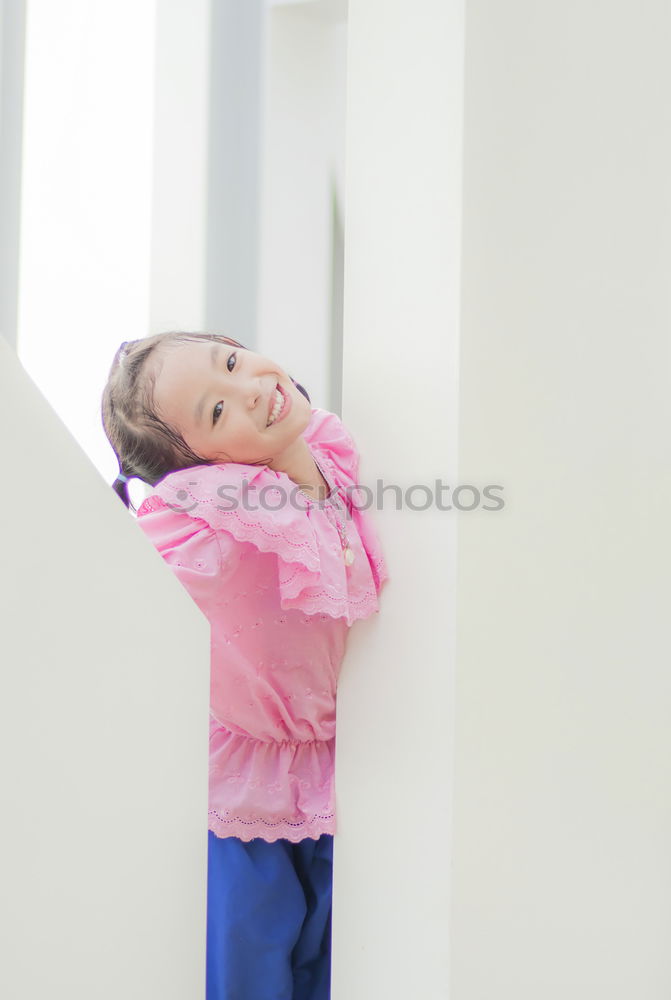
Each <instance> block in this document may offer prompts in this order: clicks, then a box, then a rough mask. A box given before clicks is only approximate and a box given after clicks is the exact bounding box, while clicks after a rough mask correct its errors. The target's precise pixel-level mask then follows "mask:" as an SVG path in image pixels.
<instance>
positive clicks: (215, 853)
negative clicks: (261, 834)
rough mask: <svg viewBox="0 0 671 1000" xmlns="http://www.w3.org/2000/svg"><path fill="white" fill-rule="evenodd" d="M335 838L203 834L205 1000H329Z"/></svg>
mask: <svg viewBox="0 0 671 1000" xmlns="http://www.w3.org/2000/svg"><path fill="white" fill-rule="evenodd" d="M332 872H333V837H332V836H330V835H329V834H323V835H322V836H321V837H320V838H319V840H302V841H300V842H299V843H298V844H292V843H290V842H289V841H288V840H277V841H275V842H274V843H272V844H270V843H268V842H267V841H265V840H260V839H255V840H251V841H249V842H248V843H245V842H244V841H242V840H238V839H237V838H236V837H221V838H220V837H215V835H214V834H213V833H212V831H210V832H209V834H208V883H207V1000H328V998H329V996H330V978H331V886H332Z"/></svg>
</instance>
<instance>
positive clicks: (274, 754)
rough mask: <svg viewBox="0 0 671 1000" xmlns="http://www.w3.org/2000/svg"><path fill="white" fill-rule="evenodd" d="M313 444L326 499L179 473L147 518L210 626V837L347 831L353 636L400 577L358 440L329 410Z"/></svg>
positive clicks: (246, 470)
mask: <svg viewBox="0 0 671 1000" xmlns="http://www.w3.org/2000/svg"><path fill="white" fill-rule="evenodd" d="M303 436H304V438H305V439H306V441H307V443H308V447H309V448H310V451H311V452H312V455H313V457H314V459H315V461H316V463H317V464H318V466H319V468H320V469H321V472H322V474H323V476H324V478H325V479H326V481H327V482H328V484H329V487H330V490H331V492H330V494H329V497H328V499H327V500H325V501H321V502H320V501H318V500H316V499H313V498H311V497H309V496H308V495H307V494H306V493H303V492H301V491H300V490H299V489H298V487H297V486H296V484H295V483H294V482H293V481H292V480H291V479H290V478H289V476H288V475H287V474H286V473H284V472H276V471H274V470H272V469H269V468H268V466H260V467H258V466H251V465H242V464H236V463H222V464H218V465H200V466H194V467H192V468H189V469H184V470H181V471H179V472H173V473H170V474H169V475H167V476H165V477H164V478H163V479H162V480H161V481H160V482H159V483H157V484H156V486H155V487H154V493H153V494H152V496H150V497H148V498H147V499H146V500H145V501H144V503H143V504H142V505H141V506H140V508H139V510H138V524H139V525H140V526H141V528H142V529H143V530H144V532H145V533H146V535H147V536H148V537H149V539H150V540H151V541H152V543H153V544H154V545H155V546H156V548H157V549H158V551H159V552H160V553H161V555H162V556H163V558H164V559H165V561H166V562H167V563H168V564H169V565H170V567H171V568H172V570H173V571H174V572H175V573H176V575H177V577H178V578H179V580H180V581H181V582H182V584H183V585H184V586H185V587H186V589H187V590H188V591H189V593H190V594H191V596H192V597H193V599H194V600H195V601H196V603H197V604H198V606H199V607H200V609H201V610H202V611H203V613H204V614H205V615H206V616H207V618H208V619H209V621H210V625H211V632H210V635H211V687H210V713H211V714H210V785H209V829H210V830H212V831H213V832H214V833H215V834H216V835H217V836H218V837H238V838H240V839H241V840H251V839H252V838H254V837H261V838H262V839H264V840H268V841H274V840H277V839H279V838H286V839H288V840H291V841H294V842H296V841H299V840H303V839H304V838H306V837H313V838H317V837H319V836H320V835H321V834H322V833H334V832H335V801H334V773H333V763H334V748H335V715H336V685H337V679H338V673H339V670H340V666H341V663H342V659H343V656H344V652H345V640H346V634H347V630H348V628H349V626H351V625H352V623H353V622H354V621H355V620H356V619H358V618H367V617H369V616H370V615H371V614H373V613H375V612H377V611H378V602H377V595H378V594H379V591H380V588H381V585H382V583H383V582H384V580H386V579H388V573H387V570H386V565H385V562H384V559H383V556H382V553H381V551H380V548H379V543H378V540H377V537H376V535H375V531H374V529H373V525H372V523H371V519H370V517H369V515H368V514H366V512H365V510H364V509H359V507H361V508H363V498H362V497H360V496H359V494H358V492H357V491H356V489H354V488H355V487H356V486H357V484H358V466H359V455H358V453H357V450H356V447H355V444H354V441H353V440H352V438H351V436H350V435H349V433H348V432H347V431H346V429H345V427H344V426H343V424H342V422H341V421H340V419H339V418H338V417H337V416H336V414H334V413H329V412H328V411H326V410H322V409H318V408H313V410H312V417H311V420H310V424H309V425H308V427H307V428H306V430H305V431H304V434H303ZM348 487H349V490H348V489H347V488H348ZM334 508H336V509H334ZM344 544H347V545H348V546H349V548H350V549H351V550H352V552H353V553H354V560H353V561H352V562H351V564H349V565H348V564H347V562H346V561H345V559H344V551H343V545H344Z"/></svg>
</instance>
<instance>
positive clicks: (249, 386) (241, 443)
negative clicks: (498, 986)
mask: <svg viewBox="0 0 671 1000" xmlns="http://www.w3.org/2000/svg"><path fill="white" fill-rule="evenodd" d="M156 373H157V374H156V381H155V385H154V405H155V408H156V411H157V413H158V415H159V416H160V417H161V418H162V419H163V420H165V421H166V422H167V423H168V424H170V425H171V426H172V427H174V428H176V429H177V430H178V431H179V433H180V434H181V435H182V437H183V438H184V440H185V441H186V443H187V445H188V446H189V447H190V448H191V449H192V450H193V451H194V452H196V454H198V455H201V456H202V457H203V458H206V459H212V460H214V461H221V462H241V463H243V464H245V465H255V464H265V465H270V464H271V462H272V461H274V460H276V459H278V458H280V456H281V455H282V453H283V452H285V451H286V449H287V448H289V447H290V446H291V445H292V444H293V443H294V442H295V441H296V439H297V438H298V437H299V436H300V435H301V434H302V433H303V431H304V430H305V428H306V427H307V426H308V424H309V422H310V418H311V415H312V410H311V406H310V403H309V402H308V400H307V399H306V398H305V396H304V395H303V394H302V392H299V390H298V389H297V388H296V387H295V385H294V384H293V382H292V381H291V379H290V377H289V375H287V373H286V372H285V371H284V370H283V369H282V368H280V366H279V365H278V364H276V363H275V362H274V361H271V360H270V359H269V358H265V357H263V356H262V355H261V354H256V353H254V351H248V350H247V349H246V348H242V347H231V346H229V345H228V344H224V343H221V342H220V341H212V340H202V341H191V340H186V341H173V342H172V343H171V344H170V345H169V346H168V347H167V348H166V349H163V350H161V351H160V354H159V359H158V364H157V368H156ZM278 389H279V395H278ZM278 401H279V402H278Z"/></svg>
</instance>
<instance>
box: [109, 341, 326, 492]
mask: <svg viewBox="0 0 671 1000" xmlns="http://www.w3.org/2000/svg"><path fill="white" fill-rule="evenodd" d="M189 340H196V341H197V340H213V341H219V342H220V343H222V344H228V345H229V346H230V347H240V348H242V350H247V348H245V346H244V344H241V343H239V342H238V341H237V340H233V338H232V337H224V336H222V335H220V334H216V333H183V332H169V333H157V334H155V335H154V336H152V337H145V338H143V339H142V340H130V341H124V343H123V344H121V346H120V347H119V349H118V350H117V352H116V354H115V355H114V361H113V362H112V367H111V368H110V372H109V375H108V378H107V384H106V385H105V389H104V390H103V395H102V403H101V417H102V423H103V429H104V431H105V434H106V435H107V439H108V441H109V443H110V444H111V446H112V448H113V449H114V452H115V454H116V457H117V460H118V462H119V476H118V477H117V478H116V479H115V481H114V482H113V483H112V489H113V490H114V492H115V493H116V494H117V495H118V496H119V497H120V498H121V500H122V501H123V502H124V504H125V505H126V507H130V508H131V509H132V510H135V508H134V507H133V505H132V504H131V502H130V497H129V494H128V484H127V482H126V479H132V478H137V479H141V480H142V481H143V482H145V483H148V484H149V485H150V486H155V485H156V483H157V482H158V481H159V480H160V479H163V477H164V476H167V475H168V473H170V472H175V471H176V470H178V469H188V468H190V467H191V466H193V465H212V464H214V461H215V460H214V459H207V458H203V457H202V456H201V455H197V454H196V452H194V451H192V450H191V448H189V446H188V445H187V443H186V441H185V440H184V438H183V437H182V435H181V434H180V433H179V432H178V431H177V430H176V429H175V428H174V427H171V426H170V425H169V424H167V423H166V422H165V421H164V420H162V419H161V418H160V417H159V416H158V414H157V413H156V409H155V405H154V398H153V393H154V384H155V381H156V372H153V371H152V370H151V368H150V366H149V365H148V362H149V360H150V359H151V358H153V357H155V356H156V353H157V349H158V348H159V347H160V346H162V345H165V344H173V343H179V342H183V341H189ZM291 381H292V382H293V383H294V385H295V386H296V388H297V389H298V390H299V391H300V392H301V393H302V394H303V395H304V396H305V398H306V399H307V400H308V402H310V397H309V396H308V394H307V392H306V390H305V389H304V388H303V386H302V385H299V384H298V382H296V381H294V379H292V380H291ZM119 477H123V478H119Z"/></svg>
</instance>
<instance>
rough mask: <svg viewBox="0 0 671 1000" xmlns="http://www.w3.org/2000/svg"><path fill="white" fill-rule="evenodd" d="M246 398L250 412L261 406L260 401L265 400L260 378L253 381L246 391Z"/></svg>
mask: <svg viewBox="0 0 671 1000" xmlns="http://www.w3.org/2000/svg"><path fill="white" fill-rule="evenodd" d="M245 398H246V401H247V406H248V407H249V409H250V410H253V409H254V407H255V406H258V405H259V401H260V400H261V399H262V398H263V390H262V388H261V380H260V379H259V378H253V379H251V382H250V384H249V385H248V386H247V387H246V389H245Z"/></svg>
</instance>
